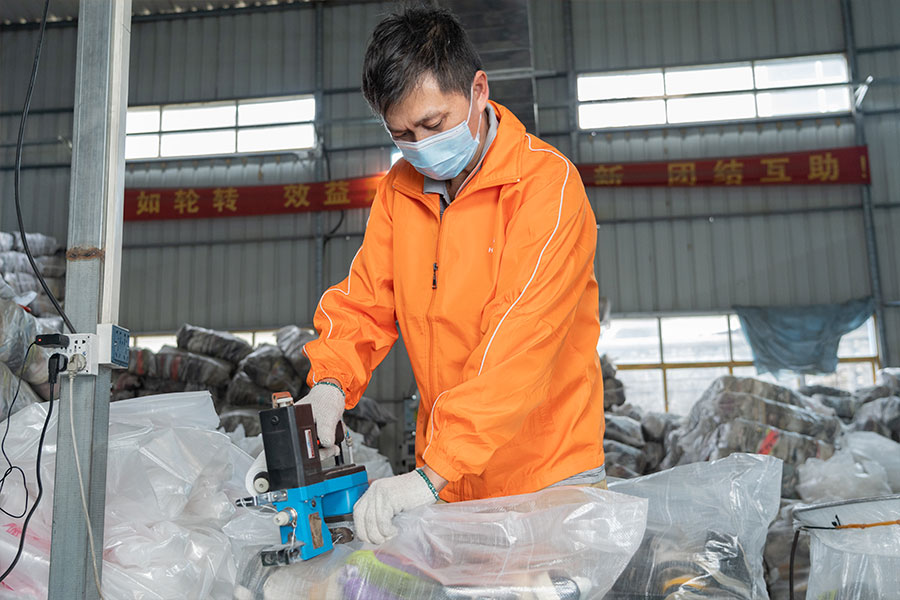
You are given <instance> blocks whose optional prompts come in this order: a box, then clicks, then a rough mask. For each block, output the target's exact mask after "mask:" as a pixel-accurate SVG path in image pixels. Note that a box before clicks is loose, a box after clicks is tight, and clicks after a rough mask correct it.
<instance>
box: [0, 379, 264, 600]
mask: <svg viewBox="0 0 900 600" xmlns="http://www.w3.org/2000/svg"><path fill="white" fill-rule="evenodd" d="M46 414H47V404H33V405H31V406H28V407H27V408H24V409H23V410H21V411H20V412H17V413H16V414H14V415H13V416H12V420H11V422H10V425H11V427H10V433H9V437H8V439H7V441H6V449H7V452H8V454H9V456H10V459H11V460H12V461H13V463H14V464H18V465H20V466H21V467H22V468H23V469H24V470H25V473H26V477H27V481H28V488H27V489H28V495H29V499H30V500H33V498H34V496H35V495H36V493H37V490H36V484H35V477H34V476H35V470H34V466H35V465H34V458H35V453H36V451H37V444H38V437H39V434H40V430H41V426H42V425H43V421H44V418H45V416H46ZM58 414H59V412H58V411H57V410H54V411H53V415H52V418H51V422H50V426H49V428H48V431H47V437H46V440H45V444H44V450H43V457H42V462H41V477H42V479H43V484H44V498H43V499H42V501H41V504H40V505H39V506H38V509H37V511H36V512H35V515H34V517H33V518H32V520H31V522H30V524H29V527H28V532H27V537H26V543H25V550H24V554H23V556H22V559H21V560H20V562H19V564H18V565H17V566H16V568H15V570H13V572H12V573H11V574H10V575H9V576H8V577H7V579H6V580H5V581H4V584H6V586H5V587H2V588H0V598H10V599H12V598H15V599H17V600H29V599H39V598H46V597H47V580H48V575H49V551H50V532H51V524H52V511H53V503H52V494H53V476H54V470H55V460H56V452H57V446H56V442H55V440H56V432H57V420H56V419H57V417H56V416H57V415H58ZM218 425H219V419H218V416H217V415H216V413H215V410H214V409H213V404H212V400H211V398H210V396H209V393H207V392H190V393H181V394H166V395H161V396H148V397H144V398H136V399H133V400H123V401H121V402H116V403H113V404H112V405H111V406H110V429H109V459H108V467H107V471H108V472H107V486H106V491H107V493H106V522H105V537H104V543H103V549H102V556H103V586H102V588H103V595H104V597H105V598H107V600H163V599H176V598H177V599H179V600H183V599H186V598H191V599H198V600H199V599H207V598H210V599H213V598H215V599H221V598H230V597H231V596H232V591H233V588H234V582H235V577H236V574H237V573H238V570H239V569H243V567H244V564H243V563H242V562H241V561H242V560H245V559H244V558H242V557H246V556H249V555H250V552H249V551H247V550H246V548H247V547H248V546H262V545H268V544H273V543H278V532H277V528H276V527H275V525H274V524H273V523H272V521H271V518H270V517H267V516H265V515H263V514H262V513H258V512H252V511H247V510H239V509H236V508H235V507H234V505H233V500H234V499H235V498H237V497H240V496H243V495H244V494H243V475H244V472H246V470H247V469H248V468H249V466H250V462H251V458H250V456H249V455H247V454H246V453H245V452H243V451H242V450H240V449H239V448H238V447H237V446H235V445H234V444H232V442H231V441H230V440H229V438H228V436H226V435H224V434H222V433H218V432H217V431H216V427H218ZM64 426H67V425H66V424H64ZM62 451H69V449H65V448H64V449H62ZM24 491H25V490H24V488H23V487H22V485H21V481H20V480H17V479H16V478H10V480H9V481H8V482H7V483H6V487H5V488H4V494H3V498H2V500H0V501H2V503H3V505H4V507H5V508H7V510H12V511H17V510H20V507H21V506H22V504H23V501H24ZM20 525H21V519H10V518H4V519H3V520H2V523H0V564H2V565H3V566H4V567H5V566H6V565H8V564H9V563H10V561H11V560H12V558H13V556H14V554H15V551H16V545H17V543H18V539H19V534H20V532H21V529H20ZM95 538H96V539H97V540H98V542H99V536H97V535H96V534H95ZM97 550H98V555H99V554H100V548H98V549H97Z"/></svg>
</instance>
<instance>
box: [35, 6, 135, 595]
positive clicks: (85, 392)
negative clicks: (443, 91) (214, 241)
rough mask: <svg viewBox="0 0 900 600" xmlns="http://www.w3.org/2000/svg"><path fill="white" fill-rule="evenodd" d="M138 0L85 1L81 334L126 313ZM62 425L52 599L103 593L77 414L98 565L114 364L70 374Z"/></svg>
mask: <svg viewBox="0 0 900 600" xmlns="http://www.w3.org/2000/svg"><path fill="white" fill-rule="evenodd" d="M130 43H131V0H116V1H115V2H110V1H109V0H81V2H80V7H79V11H78V46H77V60H76V73H75V81H76V84H75V114H74V131H73V133H74V135H73V149H72V173H71V184H70V189H69V231H68V252H67V261H68V266H67V272H66V291H67V294H66V298H67V300H68V302H67V305H66V311H67V313H68V314H69V317H70V318H71V320H72V322H73V323H74V325H75V327H76V329H77V330H78V331H79V332H80V333H95V332H96V330H97V324H98V323H115V322H116V321H117V319H118V311H119V278H120V271H121V252H122V213H123V198H124V195H123V193H124V176H125V153H124V144H125V114H126V101H127V92H128V57H129V48H130ZM63 379H64V382H63V385H62V394H61V398H62V399H61V401H60V403H59V407H60V410H59V413H58V414H59V420H58V423H59V424H60V426H59V427H57V448H58V451H57V453H56V476H55V483H54V494H53V534H52V536H53V544H52V545H51V549H50V582H49V593H48V598H50V599H51V600H63V599H65V600H70V599H71V598H87V599H93V598H99V592H98V590H97V587H96V585H95V580H94V566H93V564H92V559H93V557H92V553H91V548H90V544H89V542H88V525H87V523H88V519H86V518H85V515H84V511H83V508H82V503H81V489H80V484H79V480H78V474H77V472H76V466H75V453H74V449H73V440H72V434H71V432H70V427H69V426H68V421H69V419H70V418H71V419H72V422H73V425H74V430H75V440H76V441H77V446H78V456H79V458H80V463H81V469H82V477H83V479H84V488H85V489H84V493H85V496H86V499H87V505H88V516H89V522H90V524H91V529H92V530H93V537H94V555H95V556H96V565H97V568H98V570H99V569H101V568H102V564H103V562H102V561H103V524H104V511H105V504H106V459H107V444H108V436H109V389H110V369H109V367H100V368H99V370H98V374H97V376H96V377H94V376H84V377H79V378H77V379H75V380H74V384H73V389H72V393H73V401H72V403H70V402H69V400H68V398H69V389H68V382H67V381H65V379H67V378H63Z"/></svg>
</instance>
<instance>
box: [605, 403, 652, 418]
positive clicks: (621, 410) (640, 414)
mask: <svg viewBox="0 0 900 600" xmlns="http://www.w3.org/2000/svg"><path fill="white" fill-rule="evenodd" d="M610 412H611V414H614V415H621V416H624V417H628V418H630V419H634V420H635V421H643V420H644V411H643V410H641V407H640V406H637V405H635V404H631V403H630V402H626V403H625V404H622V405H621V406H613V407H612V409H611V411H610Z"/></svg>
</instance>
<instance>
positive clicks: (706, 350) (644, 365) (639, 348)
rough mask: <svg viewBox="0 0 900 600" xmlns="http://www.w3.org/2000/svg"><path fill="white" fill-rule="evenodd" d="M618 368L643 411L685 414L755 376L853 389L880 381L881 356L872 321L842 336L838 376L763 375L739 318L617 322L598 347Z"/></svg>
mask: <svg viewBox="0 0 900 600" xmlns="http://www.w3.org/2000/svg"><path fill="white" fill-rule="evenodd" d="M597 350H598V351H599V352H600V354H607V355H609V357H610V358H611V359H612V361H613V362H614V363H615V365H616V367H617V368H618V373H617V374H616V377H618V378H619V379H620V380H621V381H622V382H623V383H624V384H625V398H626V399H627V400H628V402H630V403H632V404H635V405H637V406H640V407H641V408H642V409H644V410H654V411H669V412H673V413H676V414H680V415H686V414H688V413H689V412H690V410H691V407H692V406H693V405H694V403H695V402H696V401H697V400H698V399H699V398H700V396H701V394H703V392H704V391H705V390H706V389H707V388H708V387H709V385H710V384H711V383H712V382H713V380H715V379H716V378H718V377H721V376H722V375H728V374H729V373H730V374H732V375H735V376H737V377H756V378H759V379H762V380H765V381H768V382H770V383H776V384H778V385H783V386H786V387H798V386H801V385H809V384H813V383H821V384H823V385H831V386H835V387H839V388H842V389H848V390H853V389H856V388H858V387H861V386H864V385H872V383H873V382H874V381H875V369H876V366H877V364H878V354H877V348H876V344H875V324H874V321H873V319H869V320H868V321H867V322H866V323H864V324H863V325H862V326H861V327H860V328H858V329H856V330H855V331H851V332H850V333H848V334H847V335H845V336H844V337H843V338H841V343H840V346H839V347H838V359H839V361H840V363H839V365H838V369H837V372H836V373H833V374H830V375H822V376H814V377H813V376H808V375H807V376H803V375H797V374H793V373H785V372H782V373H781V374H780V375H779V377H778V378H775V377H774V376H772V375H771V374H770V373H767V374H765V375H758V374H757V372H756V367H754V366H753V355H752V353H751V351H750V345H749V344H748V343H747V340H746V338H745V337H744V334H743V332H742V331H741V324H740V319H738V317H737V315H734V314H719V315H706V316H695V317H694V316H692V317H650V318H644V319H613V321H612V323H611V325H610V327H609V329H607V330H605V331H604V332H603V334H602V335H601V336H600V341H599V343H598V344H597Z"/></svg>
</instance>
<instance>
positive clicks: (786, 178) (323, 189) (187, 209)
mask: <svg viewBox="0 0 900 600" xmlns="http://www.w3.org/2000/svg"><path fill="white" fill-rule="evenodd" d="M578 172H579V173H580V174H581V177H582V179H583V180H584V185H586V186H589V187H623V186H645V187H646V186H665V187H697V186H750V185H798V184H807V185H808V184H835V183H856V184H867V183H869V155H868V152H867V151H866V147H865V146H858V147H853V148H832V149H830V150H814V151H810V152H790V153H786V154H765V155H762V156H747V157H730V158H720V159H702V160H677V161H669V162H657V163H603V164H593V165H579V166H578ZM382 176H383V174H380V175H373V176H369V177H360V178H356V179H342V180H338V181H326V182H319V183H291V184H287V185H262V186H252V187H217V188H179V189H156V190H144V189H127V190H125V220H126V221H157V220H163V219H209V218H217V217H249V216H257V215H279V214H291V213H302V212H314V211H323V210H344V209H347V208H368V207H369V206H371V205H372V200H373V199H374V197H375V189H376V187H377V186H378V181H379V180H380V179H381V177H382Z"/></svg>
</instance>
